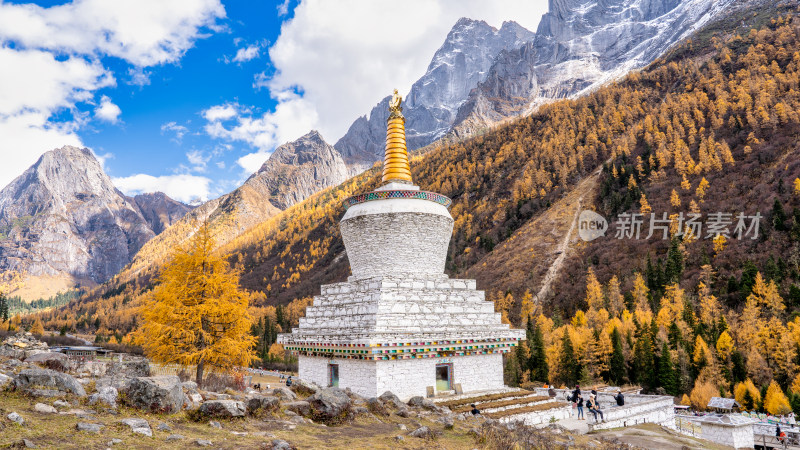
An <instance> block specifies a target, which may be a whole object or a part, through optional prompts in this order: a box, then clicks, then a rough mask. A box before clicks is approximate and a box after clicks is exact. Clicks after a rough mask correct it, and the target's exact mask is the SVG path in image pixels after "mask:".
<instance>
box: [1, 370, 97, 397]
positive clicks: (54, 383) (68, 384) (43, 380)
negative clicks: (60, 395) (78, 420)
mask: <svg viewBox="0 0 800 450" xmlns="http://www.w3.org/2000/svg"><path fill="white" fill-rule="evenodd" d="M14 384H15V385H16V386H17V388H23V389H24V388H26V387H28V386H45V387H53V388H56V389H58V390H59V391H63V392H70V393H72V394H75V395H77V396H79V397H85V396H86V390H85V389H83V386H81V384H80V383H78V380H76V379H75V378H73V377H72V376H70V375H67V374H65V373H61V372H56V371H55V370H49V369H22V370H21V371H20V372H19V374H17V377H16V378H15V379H14Z"/></svg>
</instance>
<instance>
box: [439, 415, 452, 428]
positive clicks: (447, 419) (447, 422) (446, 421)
mask: <svg viewBox="0 0 800 450" xmlns="http://www.w3.org/2000/svg"><path fill="white" fill-rule="evenodd" d="M438 422H439V423H441V424H442V425H444V429H445V430H452V429H453V427H454V426H455V422H454V421H453V416H451V415H447V416H442V417H440V418H439V420H438Z"/></svg>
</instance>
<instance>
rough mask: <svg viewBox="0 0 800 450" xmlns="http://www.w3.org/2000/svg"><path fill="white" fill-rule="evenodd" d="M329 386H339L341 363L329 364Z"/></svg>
mask: <svg viewBox="0 0 800 450" xmlns="http://www.w3.org/2000/svg"><path fill="white" fill-rule="evenodd" d="M328 386H330V387H339V365H338V364H328Z"/></svg>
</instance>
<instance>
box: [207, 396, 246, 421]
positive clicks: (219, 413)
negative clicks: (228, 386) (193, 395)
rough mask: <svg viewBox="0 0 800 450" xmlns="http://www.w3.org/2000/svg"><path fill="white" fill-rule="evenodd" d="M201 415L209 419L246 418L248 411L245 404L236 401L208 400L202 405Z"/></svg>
mask: <svg viewBox="0 0 800 450" xmlns="http://www.w3.org/2000/svg"><path fill="white" fill-rule="evenodd" d="M200 413H201V414H203V415H204V416H207V417H219V418H224V419H228V418H232V417H244V416H245V414H246V413H247V409H246V408H245V406H244V402H240V401H236V400H208V401H206V402H204V403H203V404H202V405H200Z"/></svg>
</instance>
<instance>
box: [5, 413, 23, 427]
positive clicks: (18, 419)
mask: <svg viewBox="0 0 800 450" xmlns="http://www.w3.org/2000/svg"><path fill="white" fill-rule="evenodd" d="M6 419H8V420H10V421H12V422H14V423H16V424H17V425H22V424H24V423H25V419H23V418H22V416H20V415H19V414H17V413H16V412H12V413H10V414H9V415H7V416H6Z"/></svg>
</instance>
